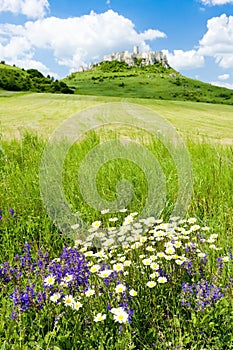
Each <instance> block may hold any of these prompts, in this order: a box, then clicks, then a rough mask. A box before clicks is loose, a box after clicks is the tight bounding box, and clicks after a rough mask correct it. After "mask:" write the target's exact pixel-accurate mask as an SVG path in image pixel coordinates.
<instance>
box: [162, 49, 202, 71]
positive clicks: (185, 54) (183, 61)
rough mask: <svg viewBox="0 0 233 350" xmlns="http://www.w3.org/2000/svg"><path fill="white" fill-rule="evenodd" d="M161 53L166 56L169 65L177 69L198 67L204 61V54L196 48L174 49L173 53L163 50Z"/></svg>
mask: <svg viewBox="0 0 233 350" xmlns="http://www.w3.org/2000/svg"><path fill="white" fill-rule="evenodd" d="M163 53H164V54H165V55H166V56H167V58H168V62H169V64H170V66H171V67H173V68H175V69H177V70H180V69H192V68H199V67H203V66H204V63H205V59H204V56H203V55H200V54H199V53H198V52H197V51H196V50H189V51H183V50H174V51H173V53H171V52H169V51H168V50H163Z"/></svg>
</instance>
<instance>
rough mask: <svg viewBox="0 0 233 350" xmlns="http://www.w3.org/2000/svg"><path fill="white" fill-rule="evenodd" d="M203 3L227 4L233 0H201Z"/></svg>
mask: <svg viewBox="0 0 233 350" xmlns="http://www.w3.org/2000/svg"><path fill="white" fill-rule="evenodd" d="M201 2H202V4H203V5H210V6H215V5H226V4H233V0H201Z"/></svg>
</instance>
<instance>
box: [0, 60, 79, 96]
mask: <svg viewBox="0 0 233 350" xmlns="http://www.w3.org/2000/svg"><path fill="white" fill-rule="evenodd" d="M0 88H1V89H4V90H9V91H34V92H53V93H65V94H72V93H73V91H72V90H71V89H70V88H69V87H68V86H67V85H66V84H65V83H64V82H63V81H58V80H56V81H54V79H51V78H50V77H44V76H43V74H42V73H41V72H39V71H38V70H37V69H28V70H27V71H25V70H23V69H20V68H16V67H11V66H9V65H6V64H3V63H1V64H0Z"/></svg>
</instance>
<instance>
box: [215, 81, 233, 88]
mask: <svg viewBox="0 0 233 350" xmlns="http://www.w3.org/2000/svg"><path fill="white" fill-rule="evenodd" d="M210 84H211V85H215V86H220V87H225V88H227V89H231V90H233V83H226V82H223V81H211V82H210Z"/></svg>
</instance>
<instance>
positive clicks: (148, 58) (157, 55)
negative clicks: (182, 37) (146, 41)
mask: <svg viewBox="0 0 233 350" xmlns="http://www.w3.org/2000/svg"><path fill="white" fill-rule="evenodd" d="M103 61H120V62H125V63H126V64H127V65H128V66H134V65H135V64H136V63H137V62H138V61H139V62H140V64H141V65H142V66H148V65H149V64H155V63H158V62H160V63H161V64H162V65H163V66H164V67H165V68H169V67H170V66H169V64H168V60H167V56H166V55H164V54H163V53H162V52H161V51H151V52H141V53H139V47H138V46H134V49H133V52H128V51H123V52H118V53H112V54H111V55H106V56H104V58H103Z"/></svg>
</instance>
